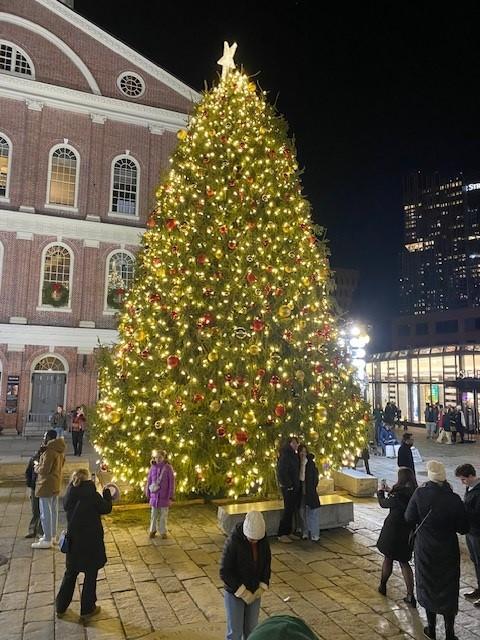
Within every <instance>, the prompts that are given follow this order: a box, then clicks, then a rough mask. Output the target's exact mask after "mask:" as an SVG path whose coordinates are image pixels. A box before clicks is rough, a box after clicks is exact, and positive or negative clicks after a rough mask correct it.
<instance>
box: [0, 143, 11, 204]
mask: <svg viewBox="0 0 480 640" xmlns="http://www.w3.org/2000/svg"><path fill="white" fill-rule="evenodd" d="M11 146H12V145H11V144H10V140H9V139H8V138H7V136H5V135H4V134H3V133H0V198H8V177H9V173H10V159H11V153H10V149H11Z"/></svg>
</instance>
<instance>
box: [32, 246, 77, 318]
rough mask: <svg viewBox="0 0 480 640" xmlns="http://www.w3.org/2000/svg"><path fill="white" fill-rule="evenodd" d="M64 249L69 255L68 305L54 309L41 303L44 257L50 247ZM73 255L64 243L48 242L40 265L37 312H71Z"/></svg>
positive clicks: (50, 305)
mask: <svg viewBox="0 0 480 640" xmlns="http://www.w3.org/2000/svg"><path fill="white" fill-rule="evenodd" d="M57 246H60V247H64V248H65V249H66V250H67V251H68V253H69V254H70V270H69V272H68V303H67V305H66V306H65V307H54V306H53V305H52V304H43V303H42V294H43V278H44V277H45V256H46V254H47V251H48V250H49V249H50V247H57ZM74 259H75V255H74V253H73V251H72V249H71V248H70V247H69V246H68V244H65V243H64V242H49V243H48V244H47V245H46V246H45V247H44V248H43V251H42V256H41V263H40V283H39V288H38V306H37V311H54V312H60V313H71V311H72V277H73V261H74Z"/></svg>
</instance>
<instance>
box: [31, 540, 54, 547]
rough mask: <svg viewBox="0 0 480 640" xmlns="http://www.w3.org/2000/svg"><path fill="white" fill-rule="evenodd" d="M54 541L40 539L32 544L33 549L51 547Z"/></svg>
mask: <svg viewBox="0 0 480 640" xmlns="http://www.w3.org/2000/svg"><path fill="white" fill-rule="evenodd" d="M51 548H52V543H51V541H50V540H39V541H38V542H34V543H33V544H32V549H51Z"/></svg>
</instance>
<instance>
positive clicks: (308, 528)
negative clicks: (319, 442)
mask: <svg viewBox="0 0 480 640" xmlns="http://www.w3.org/2000/svg"><path fill="white" fill-rule="evenodd" d="M297 454H298V456H299V458H300V486H301V512H302V516H301V521H302V525H303V529H302V538H303V539H304V540H308V538H309V537H310V538H311V540H312V541H313V542H317V541H318V540H320V498H319V497H318V493H317V485H318V469H317V467H316V465H315V456H314V455H313V453H309V452H308V450H307V447H306V446H305V445H304V444H303V443H302V444H299V445H298V449H297Z"/></svg>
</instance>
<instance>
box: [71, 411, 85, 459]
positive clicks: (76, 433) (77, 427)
mask: <svg viewBox="0 0 480 640" xmlns="http://www.w3.org/2000/svg"><path fill="white" fill-rule="evenodd" d="M86 428H87V419H86V418H85V409H84V408H83V407H77V409H76V411H75V415H74V416H73V419H72V445H73V455H74V456H78V457H80V456H81V455H82V448H83V435H84V433H85V430H86Z"/></svg>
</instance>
